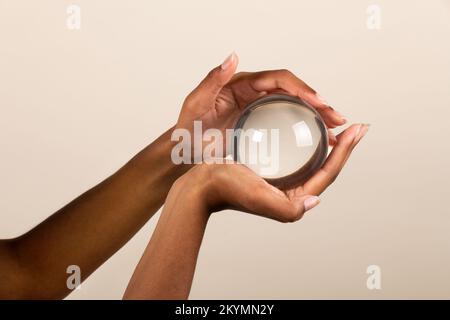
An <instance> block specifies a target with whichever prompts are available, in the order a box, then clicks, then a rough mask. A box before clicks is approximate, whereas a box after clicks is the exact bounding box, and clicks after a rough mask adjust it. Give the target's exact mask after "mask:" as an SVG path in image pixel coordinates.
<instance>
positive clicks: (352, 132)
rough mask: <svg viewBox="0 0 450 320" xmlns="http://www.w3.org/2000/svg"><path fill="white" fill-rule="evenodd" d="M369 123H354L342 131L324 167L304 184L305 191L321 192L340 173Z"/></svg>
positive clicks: (315, 193)
mask: <svg viewBox="0 0 450 320" xmlns="http://www.w3.org/2000/svg"><path fill="white" fill-rule="evenodd" d="M368 129H369V125H366V124H354V125H352V126H350V127H349V128H347V129H346V130H345V131H343V132H342V133H340V134H339V135H338V136H337V137H336V138H337V143H336V145H335V146H334V148H333V150H332V151H331V153H330V155H329V156H328V158H327V160H326V162H325V164H324V165H323V167H322V168H321V169H320V170H319V171H318V172H316V173H315V174H314V175H313V176H312V178H311V179H309V180H308V181H307V182H306V183H305V184H304V185H303V191H304V192H305V193H308V194H313V195H319V194H321V193H322V192H323V191H324V190H325V189H326V188H327V187H328V186H329V185H330V184H331V183H333V181H334V180H335V179H336V178H337V176H338V175H339V172H340V171H341V170H342V168H343V167H344V165H345V162H346V161H347V159H348V157H349V156H350V154H351V152H352V150H353V148H354V147H355V146H356V145H357V144H358V142H359V141H360V140H361V139H362V137H363V136H364V135H365V134H366V133H367V130H368Z"/></svg>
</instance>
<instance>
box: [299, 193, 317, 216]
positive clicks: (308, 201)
mask: <svg viewBox="0 0 450 320" xmlns="http://www.w3.org/2000/svg"><path fill="white" fill-rule="evenodd" d="M294 203H295V206H296V207H297V208H298V211H299V212H300V215H302V214H303V213H305V212H306V211H308V210H311V209H312V208H314V207H315V206H317V205H318V204H319V203H320V199H319V197H316V196H312V195H302V196H301V197H298V198H297V199H295V200H294Z"/></svg>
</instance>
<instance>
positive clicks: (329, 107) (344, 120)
mask: <svg viewBox="0 0 450 320" xmlns="http://www.w3.org/2000/svg"><path fill="white" fill-rule="evenodd" d="M321 101H322V100H321ZM324 103H325V104H326V105H327V106H328V109H330V110H331V111H333V112H334V114H335V115H337V116H338V117H339V118H341V120H342V124H345V123H347V118H345V117H344V116H342V114H340V113H339V112H338V111H336V110H334V108H333V107H332V106H330V105H328V104H327V103H326V102H324Z"/></svg>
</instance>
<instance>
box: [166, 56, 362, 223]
mask: <svg viewBox="0 0 450 320" xmlns="http://www.w3.org/2000/svg"><path fill="white" fill-rule="evenodd" d="M237 64H238V58H237V56H236V55H235V54H234V53H233V54H231V55H230V56H229V57H228V58H227V59H226V60H225V61H224V62H223V64H221V65H220V66H218V67H216V68H215V69H213V70H212V71H210V72H209V74H208V75H207V76H206V78H205V79H204V80H203V81H202V82H201V83H200V84H199V85H198V86H197V88H196V89H195V90H194V91H192V92H191V93H190V94H189V95H188V97H187V98H186V100H185V101H184V104H183V108H182V110H181V113H180V116H179V119H178V122H177V125H176V128H184V129H188V130H191V131H192V128H193V121H202V125H203V128H204V129H205V130H206V129H209V128H216V129H220V130H221V131H222V133H224V132H225V130H226V129H232V128H233V125H234V123H235V121H236V120H237V118H238V117H239V115H240V113H241V111H242V110H243V109H244V108H245V106H246V105H248V103H250V102H252V101H254V100H256V99H257V98H260V97H261V96H264V95H266V94H270V93H275V92H282V93H285V94H289V95H292V96H298V97H300V98H301V99H303V100H305V101H306V102H308V103H309V104H310V105H312V106H313V107H314V108H316V110H317V111H318V112H319V113H320V115H321V116H322V118H323V119H324V121H325V123H326V125H327V127H328V128H329V136H330V145H332V146H333V150H332V152H331V153H330V155H329V157H328V159H327V161H326V162H325V164H324V166H323V167H322V168H321V169H320V170H319V171H318V172H317V173H316V174H315V175H314V176H313V177H311V178H310V179H309V180H308V181H307V182H305V183H304V185H302V186H298V187H296V188H294V189H291V190H284V191H281V190H279V189H277V188H275V187H273V186H271V185H270V184H268V183H267V182H266V181H265V180H264V179H262V178H260V177H259V176H257V175H256V174H254V173H253V172H252V171H251V170H250V169H248V168H247V167H245V166H243V165H241V164H236V163H235V164H210V165H207V164H201V165H197V166H195V167H194V168H193V169H191V170H190V171H188V172H187V173H186V174H185V175H183V176H182V177H181V178H179V179H178V180H177V182H176V183H175V184H174V186H173V187H172V189H177V191H176V192H177V194H180V195H181V196H182V197H187V199H186V201H196V202H198V203H203V204H204V209H205V212H208V213H211V212H214V211H219V210H221V209H224V208H236V209H239V210H241V211H245V212H249V213H253V214H257V215H260V216H264V217H267V218H271V219H274V220H278V221H282V222H292V221H296V220H298V219H300V218H301V217H302V216H303V214H304V213H305V211H307V210H309V209H311V208H312V207H314V206H316V205H317V204H318V203H319V198H318V197H317V196H318V195H320V194H321V193H322V192H323V191H324V190H325V189H326V188H327V187H328V186H329V185H330V184H331V183H333V181H334V180H335V179H336V177H337V176H338V174H339V172H340V171H341V169H342V168H343V166H344V164H345V162H346V161H347V159H348V157H349V156H350V154H351V152H352V150H353V148H354V147H355V146H356V145H357V144H358V142H359V141H360V140H361V138H362V137H363V136H364V135H365V133H366V132H367V130H368V125H364V124H354V125H351V126H350V127H349V128H347V129H346V130H344V131H343V132H342V133H340V134H339V135H338V136H334V134H333V133H332V131H331V129H333V128H336V127H338V126H341V125H343V124H345V123H346V122H347V120H346V119H345V118H343V117H342V116H341V115H340V114H339V113H338V112H337V111H335V110H334V109H333V108H331V107H330V106H328V105H327V104H326V102H325V101H324V100H323V99H322V98H321V97H320V96H319V95H318V94H317V93H316V92H315V91H314V90H313V89H312V88H310V87H309V86H308V85H307V84H305V83H304V82H303V81H302V80H300V79H298V78H297V77H296V76H295V75H294V74H292V73H291V72H289V71H287V70H275V71H262V72H254V73H251V72H240V73H236V74H235V71H236V68H237ZM223 136H225V134H223ZM181 190H183V191H181ZM171 192H175V191H171ZM179 200H180V199H179ZM183 200H184V199H183Z"/></svg>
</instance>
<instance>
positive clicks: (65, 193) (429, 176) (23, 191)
mask: <svg viewBox="0 0 450 320" xmlns="http://www.w3.org/2000/svg"><path fill="white" fill-rule="evenodd" d="M70 3H72V2H69V1H60V0H53V1H50V0H42V1H24V0H1V1H0V108H1V116H0V148H1V149H0V150H1V166H0V181H1V182H0V194H1V200H0V218H1V223H0V237H3V238H7V237H14V236H17V235H19V234H21V233H23V232H25V231H26V230H28V229H30V228H31V227H33V226H34V225H36V224H37V223H38V222H40V221H42V220H43V219H44V218H46V217H47V216H48V215H50V214H51V213H52V212H54V211H55V210H57V209H58V208H60V207H61V206H63V205H64V204H66V203H67V202H68V201H70V200H71V199H73V198H74V197H76V196H77V195H79V194H80V193H81V192H83V191H85V190H86V189H88V188H90V187H91V186H93V185H95V184H96V183H98V182H99V181H101V180H102V179H104V178H105V177H107V176H108V175H109V174H111V173H112V172H114V170H116V169H117V168H119V167H120V166H121V165H122V164H123V163H124V162H125V161H126V160H127V159H129V158H130V157H131V156H132V155H133V154H134V153H136V152H137V151H138V150H140V149H141V148H142V147H144V146H145V145H147V144H148V143H149V142H151V141H152V140H153V139H154V138H156V137H157V136H158V135H159V134H160V133H161V132H163V131H164V130H165V129H166V128H168V127H169V126H171V125H172V124H174V122H175V120H176V118H177V114H178V111H179V109H180V106H181V103H182V101H183V99H184V97H185V95H186V94H187V93H188V92H189V91H190V90H191V89H192V88H193V87H194V86H195V85H196V84H197V83H198V81H199V80H200V79H201V78H202V77H203V76H204V74H205V73H206V72H207V71H208V70H209V69H210V68H212V67H213V66H215V65H217V64H219V63H220V62H221V61H222V60H223V58H225V56H226V55H227V54H228V53H229V52H231V51H232V50H236V52H237V53H238V54H239V55H240V59H241V64H240V67H239V69H240V70H248V71H252V70H261V69H272V68H288V69H290V70H292V71H293V72H295V73H297V74H298V75H300V76H301V77H302V78H303V79H304V80H305V81H307V82H308V83H309V84H311V85H312V86H313V87H314V88H316V89H317V90H318V91H320V93H321V94H322V95H323V96H324V97H326V98H327V99H328V100H329V102H331V103H332V104H333V106H335V107H336V108H337V109H339V110H340V111H342V113H343V114H344V115H345V116H347V117H348V118H349V119H350V120H351V121H353V122H356V121H358V122H359V121H362V122H369V123H371V124H372V127H371V129H370V132H369V134H368V135H367V137H366V138H365V140H364V141H363V142H362V144H361V145H360V146H359V147H358V148H357V150H355V153H354V155H353V156H352V158H351V159H350V161H349V163H348V166H347V167H346V168H345V170H344V171H343V172H342V174H341V176H340V178H339V179H338V180H337V181H336V183H335V184H334V185H333V186H332V187H331V188H330V189H329V190H328V191H327V192H326V193H325V194H324V195H323V196H322V203H321V204H320V206H319V207H318V208H316V209H314V210H313V211H312V212H311V213H310V214H308V215H307V216H306V217H305V218H304V220H302V221H300V222H299V223H296V224H291V225H283V224H278V223H275V222H272V221H269V220H264V219H261V218H258V217H254V216H249V215H245V214H242V213H238V212H231V211H227V212H223V213H220V214H216V215H215V216H213V218H212V219H211V221H210V224H209V226H208V229H207V233H206V236H205V241H204V245H203V247H202V250H201V254H200V258H199V262H198V269H197V273H196V276H195V279H194V284H193V288H192V294H191V298H194V299H195V298H450V232H449V231H450V230H449V229H450V216H449V213H450V212H449V209H448V199H449V187H448V180H449V178H450V172H449V171H450V169H449V166H448V164H449V162H450V152H449V147H448V146H449V130H448V128H447V124H448V122H449V120H448V118H449V116H450V95H449V90H450V41H449V39H450V1H448V0H447V1H446V0H433V1H423V0H421V1H410V0H408V1H407V0H397V1H387V0H384V1H375V2H372V1H365V0H352V1H333V0H329V1H325V0H321V1H317V0H315V1H306V0H305V1H299V0H292V1H285V0H278V1H262V0H252V1H237V0H232V1H220V2H219V1H207V0H205V1H192V0H191V1H167V2H166V1H137V0H135V1H124V0H122V1H111V0H108V1H107V0H101V1H100V0H90V1H88V0H79V1H76V2H74V3H76V4H79V5H80V6H81V9H82V22H81V23H82V24H81V25H82V29H81V30H80V31H70V30H68V29H67V28H66V6H67V5H69V4H70ZM372 3H376V4H379V5H380V6H381V9H382V26H381V30H378V31H377V30H368V29H367V27H366V19H367V14H366V8H367V7H368V5H370V4H372ZM156 221H157V216H155V217H154V218H153V220H152V221H151V222H150V223H148V224H147V225H146V226H145V227H144V228H143V229H142V230H141V232H140V233H139V234H138V235H136V237H135V238H134V239H133V240H131V241H130V242H129V243H128V244H127V245H126V246H125V247H124V248H123V249H122V250H120V251H119V252H118V253H117V254H116V255H115V256H114V257H112V258H111V259H110V260H109V261H108V262H107V263H106V264H104V265H103V266H102V267H101V268H100V269H99V270H98V271H97V272H95V273H94V274H93V275H92V276H91V277H90V278H89V279H88V280H87V281H86V282H85V283H84V284H83V286H82V289H81V290H79V291H77V292H75V293H73V294H72V295H71V296H70V297H69V298H72V299H81V298H106V299H116V298H120V297H121V295H122V292H123V290H124V288H125V286H126V284H127V281H128V279H129V277H130V275H131V272H132V270H133V268H134V266H135V264H136V263H137V261H138V259H139V257H140V255H141V253H142V251H143V249H144V247H145V245H146V243H147V241H148V239H149V237H150V235H151V232H152V230H153V228H154V225H155V222H156ZM371 264H376V265H379V266H380V267H381V271H382V290H379V291H370V290H368V289H367V288H366V278H367V274H366V268H367V266H368V265H371Z"/></svg>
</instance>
